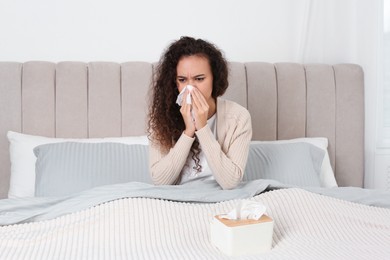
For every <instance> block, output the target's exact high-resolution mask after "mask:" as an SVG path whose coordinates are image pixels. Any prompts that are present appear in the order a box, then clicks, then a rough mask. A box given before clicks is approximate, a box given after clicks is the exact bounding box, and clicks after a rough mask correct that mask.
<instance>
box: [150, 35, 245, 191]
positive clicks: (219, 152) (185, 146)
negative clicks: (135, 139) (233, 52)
mask: <svg viewBox="0 0 390 260" xmlns="http://www.w3.org/2000/svg"><path fill="white" fill-rule="evenodd" d="M156 72H157V75H156V81H155V83H154V85H153V100H152V104H151V108H150V112H149V126H148V131H149V135H150V140H151V142H150V143H151V145H150V170H151V171H150V172H151V177H152V180H153V182H154V183H155V184H156V185H163V184H165V185H167V184H168V185H169V184H183V183H186V182H189V181H192V180H196V179H215V180H216V181H217V182H218V184H219V185H220V186H221V187H222V188H223V189H232V188H234V187H236V186H237V184H238V183H240V181H241V179H242V177H243V174H244V170H245V165H246V161H247V157H248V149H249V142H250V140H251V137H252V125H251V118H250V115H249V112H248V111H247V110H246V109H245V108H243V107H242V106H240V105H238V104H236V103H234V102H232V101H228V100H224V99H221V98H218V97H220V96H222V95H223V94H224V93H225V91H226V89H227V87H228V68H227V62H226V60H225V59H224V57H223V55H222V53H221V51H220V50H219V49H218V48H217V47H215V46H214V45H212V44H211V43H208V42H206V41H204V40H201V39H194V38H191V37H182V38H181V39H179V40H177V41H176V42H174V43H172V44H171V45H170V46H169V47H168V49H167V50H166V51H165V53H164V54H163V56H162V57H161V60H160V62H159V65H158V67H157V71H156ZM188 85H189V86H188ZM179 93H181V95H180V97H179V98H178V95H179ZM176 101H178V103H179V104H177V103H176Z"/></svg>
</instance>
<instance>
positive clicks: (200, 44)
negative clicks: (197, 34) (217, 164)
mask: <svg viewBox="0 0 390 260" xmlns="http://www.w3.org/2000/svg"><path fill="white" fill-rule="evenodd" d="M193 55H196V56H201V57H204V58H206V59H207V60H208V61H209V64H210V67H211V72H212V74H213V90H212V93H211V96H212V97H213V98H214V99H215V100H216V98H217V97H219V96H222V95H223V94H224V93H225V91H226V89H227V87H228V67H227V61H226V59H225V58H224V55H223V53H222V51H221V50H219V49H218V48H217V47H216V46H215V45H213V44H212V43H209V42H207V41H205V40H202V39H195V38H192V37H188V36H185V37H181V38H180V39H179V40H177V41H175V42H173V43H172V44H171V45H170V46H169V47H168V48H167V49H166V50H165V52H164V53H163V55H162V56H161V59H160V61H159V63H158V65H157V68H156V71H155V73H156V74H155V81H154V83H153V88H152V102H151V106H150V111H149V122H148V133H149V138H150V137H152V139H153V141H154V142H156V143H158V144H159V145H160V149H161V150H162V151H165V152H168V150H169V149H170V148H172V147H173V145H174V144H175V143H176V142H177V140H178V139H179V137H180V135H181V134H182V132H183V131H184V129H185V124H184V120H183V118H182V115H181V114H180V107H179V106H178V105H177V104H176V97H177V95H178V94H179V91H178V89H177V85H176V76H177V75H176V74H177V71H176V67H177V64H178V63H179V61H180V59H181V58H182V57H188V56H193ZM191 152H192V158H193V160H194V161H195V163H196V169H197V170H198V171H200V169H201V166H200V165H199V153H200V148H199V141H198V140H197V139H195V141H194V143H193V145H192V147H191Z"/></svg>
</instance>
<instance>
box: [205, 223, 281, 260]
mask: <svg viewBox="0 0 390 260" xmlns="http://www.w3.org/2000/svg"><path fill="white" fill-rule="evenodd" d="M273 229H274V221H273V220H272V219H271V218H270V217H268V216H267V215H263V216H261V218H260V219H259V220H253V219H243V220H231V219H223V218H220V217H219V216H215V217H214V218H213V220H212V221H211V228H210V236H211V237H210V238H211V243H212V244H214V245H215V246H216V247H217V248H218V249H219V250H221V251H222V252H223V253H225V254H226V255H229V256H238V255H252V254H258V253H264V252H267V251H269V250H271V246H272V234H273Z"/></svg>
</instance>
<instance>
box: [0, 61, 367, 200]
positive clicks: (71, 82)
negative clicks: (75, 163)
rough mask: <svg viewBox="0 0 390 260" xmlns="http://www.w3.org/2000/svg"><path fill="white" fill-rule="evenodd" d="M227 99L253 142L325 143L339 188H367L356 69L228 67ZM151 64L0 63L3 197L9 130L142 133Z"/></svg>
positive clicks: (58, 133)
mask: <svg viewBox="0 0 390 260" xmlns="http://www.w3.org/2000/svg"><path fill="white" fill-rule="evenodd" d="M229 65H230V81H229V88H228V91H227V93H226V94H225V96H224V97H225V98H227V99H231V100H234V101H236V102H238V103H240V104H241V105H243V106H245V107H247V108H248V110H249V111H250V113H251V116H252V123H253V140H277V139H291V138H297V137H319V136H321V137H327V138H328V140H329V154H330V160H331V163H332V166H333V169H334V171H335V176H336V179H337V182H338V183H339V185H340V186H357V187H362V186H363V178H364V79H363V71H362V69H361V67H360V66H358V65H355V64H337V65H326V64H296V63H275V64H271V63H264V62H249V63H238V62H231V63H230V64H229ZM153 68H154V64H153V63H147V62H125V63H112V62H90V63H82V62H59V63H51V62H42V61H32V62H26V63H18V62H0V198H4V197H6V196H7V193H8V187H9V178H10V161H9V143H8V141H7V138H6V132H7V131H8V130H13V131H18V132H23V133H28V134H35V135H43V136H49V137H74V138H87V137H107V136H128V135H142V134H144V133H145V122H146V116H147V107H148V90H149V87H150V83H151V80H152V78H153V77H152V74H153Z"/></svg>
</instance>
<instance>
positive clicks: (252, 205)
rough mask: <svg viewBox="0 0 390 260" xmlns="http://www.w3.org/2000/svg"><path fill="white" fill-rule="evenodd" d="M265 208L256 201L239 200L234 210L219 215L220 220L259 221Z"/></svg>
mask: <svg viewBox="0 0 390 260" xmlns="http://www.w3.org/2000/svg"><path fill="white" fill-rule="evenodd" d="M266 209H267V208H266V207H265V206H264V205H263V204H262V203H260V202H256V201H251V200H241V201H240V202H239V203H238V204H237V206H236V208H235V209H233V210H232V211H230V212H229V213H227V214H224V215H220V217H221V218H225V219H237V220H238V219H254V220H259V219H260V218H261V216H263V214H264V213H265V211H266Z"/></svg>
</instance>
